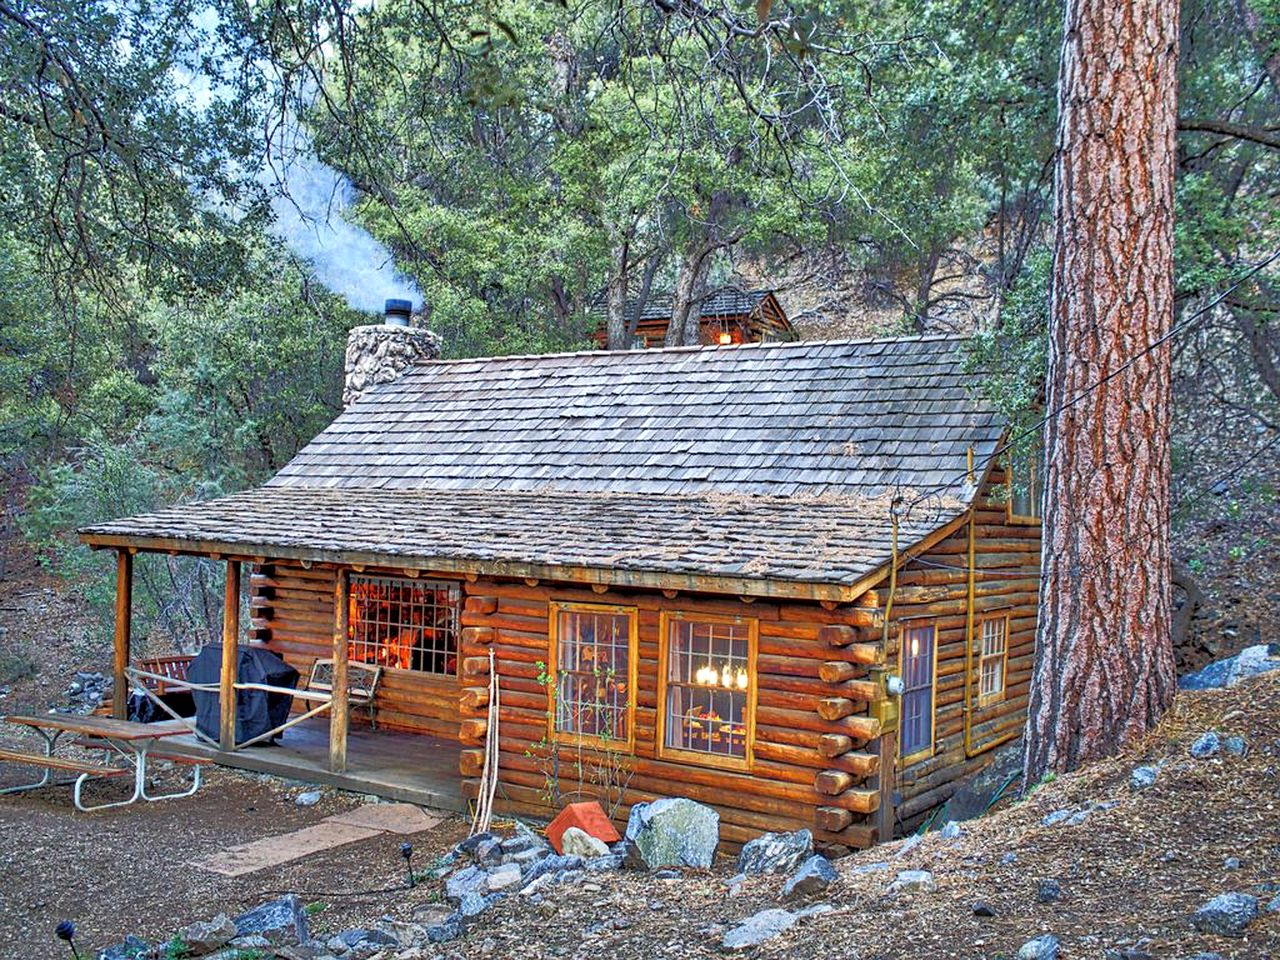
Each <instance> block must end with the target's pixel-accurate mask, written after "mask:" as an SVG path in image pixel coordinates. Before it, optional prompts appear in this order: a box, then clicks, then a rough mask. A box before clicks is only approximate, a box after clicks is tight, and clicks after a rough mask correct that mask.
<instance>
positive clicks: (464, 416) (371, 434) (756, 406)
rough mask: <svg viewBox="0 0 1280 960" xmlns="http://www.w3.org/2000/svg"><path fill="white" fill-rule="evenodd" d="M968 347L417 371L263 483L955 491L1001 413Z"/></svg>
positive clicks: (816, 347) (430, 366) (527, 360)
mask: <svg viewBox="0 0 1280 960" xmlns="http://www.w3.org/2000/svg"><path fill="white" fill-rule="evenodd" d="M965 360H966V351H965V341H964V340H963V339H960V338H954V337H921V338H904V339H890V340H865V341H849V342H837V343H815V342H800V343H773V344H749V345H744V346H737V347H715V348H706V349H703V348H681V349H671V350H648V351H620V352H592V353H573V354H557V355H541V356H527V357H500V358H487V359H473V360H454V361H438V362H431V363H424V364H421V365H419V366H416V367H413V368H411V369H410V370H409V371H407V372H406V373H405V374H404V375H403V376H402V377H401V378H400V379H398V380H396V381H394V382H392V383H388V384H384V385H381V386H378V387H376V388H374V389H373V390H371V391H369V392H368V393H366V394H365V395H364V396H363V397H362V398H361V399H360V400H358V401H357V402H356V403H353V404H352V405H351V406H349V407H348V408H347V409H346V410H345V411H344V412H343V413H342V414H341V415H339V416H338V417H337V419H335V420H334V421H333V423H332V424H331V425H330V426H329V427H328V428H327V429H325V430H324V431H323V432H322V433H320V434H319V436H317V437H316V438H315V439H314V440H313V441H312V442H311V443H309V444H307V446H306V447H304V448H303V449H302V450H301V451H300V452H299V453H298V455H297V456H296V457H295V458H294V459H293V460H292V461H290V463H289V464H288V465H286V466H285V467H284V469H282V470H281V471H280V472H279V473H278V474H277V475H276V476H275V477H274V478H273V479H272V480H271V481H270V485H271V486H275V487H282V486H292V487H309V488H318V487H319V488H323V487H346V488H354V487H359V488H377V489H389V490H390V489H400V490H429V489H432V490H462V489H477V490H493V491H518V490H540V491H551V490H554V491H561V492H569V491H586V492H592V491H595V492H614V493H623V492H626V493H645V494H697V493H711V492H731V493H740V494H761V495H770V496H790V495H808V496H817V495H824V494H838V495H857V496H864V497H865V496H870V497H874V496H879V495H880V494H883V493H885V492H887V491H892V490H895V489H899V488H903V489H926V488H927V489H930V490H935V489H937V490H940V491H949V492H951V493H956V494H958V491H960V490H961V488H962V487H963V486H964V484H965V481H966V469H967V464H968V453H969V449H970V446H971V445H972V447H973V451H974V455H975V456H976V457H978V458H982V457H985V456H987V455H989V454H991V453H992V452H993V451H994V450H995V448H996V445H997V444H998V442H999V439H1000V435H1001V432H1002V419H1001V417H1000V416H999V415H998V413H997V412H996V410H995V409H994V407H992V406H991V404H989V403H988V402H986V401H985V400H983V399H982V398H981V396H980V394H979V391H978V387H979V384H980V379H981V377H980V375H979V374H976V373H973V372H970V371H968V370H967V369H966V365H965Z"/></svg>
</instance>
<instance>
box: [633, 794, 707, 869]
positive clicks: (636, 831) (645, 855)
mask: <svg viewBox="0 0 1280 960" xmlns="http://www.w3.org/2000/svg"><path fill="white" fill-rule="evenodd" d="M626 841H627V849H628V854H627V856H628V862H629V863H630V864H631V865H633V866H639V865H641V864H643V865H644V866H645V867H647V868H649V869H651V870H652V869H656V868H658V867H697V868H699V869H703V870H706V869H708V868H710V866H711V862H712V860H713V859H714V858H715V854H716V847H717V846H718V845H719V843H720V814H718V813H716V811H715V810H713V809H711V808H710V807H708V806H705V805H704V804H701V803H695V802H694V801H693V800H688V799H686V798H684V797H669V798H664V799H662V800H655V801H653V802H652V803H637V804H636V805H635V806H633V807H632V808H631V817H630V818H629V819H628V820H627V832H626Z"/></svg>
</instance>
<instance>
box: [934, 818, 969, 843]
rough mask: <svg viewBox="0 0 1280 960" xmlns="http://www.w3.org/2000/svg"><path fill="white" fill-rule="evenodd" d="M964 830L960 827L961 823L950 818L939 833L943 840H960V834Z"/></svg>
mask: <svg viewBox="0 0 1280 960" xmlns="http://www.w3.org/2000/svg"><path fill="white" fill-rule="evenodd" d="M963 832H964V831H963V830H961V829H960V824H958V823H957V822H956V821H954V820H948V821H947V822H946V823H945V824H943V826H942V830H940V831H939V834H940V835H941V837H942V839H943V840H959V839H960V835H961V834H962V833H963Z"/></svg>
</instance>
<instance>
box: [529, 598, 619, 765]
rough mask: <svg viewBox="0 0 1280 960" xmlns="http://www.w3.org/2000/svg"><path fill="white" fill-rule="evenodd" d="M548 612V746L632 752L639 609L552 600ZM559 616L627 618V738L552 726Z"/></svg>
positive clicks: (557, 678)
mask: <svg viewBox="0 0 1280 960" xmlns="http://www.w3.org/2000/svg"><path fill="white" fill-rule="evenodd" d="M548 612H549V614H550V616H549V618H548V620H549V623H548V627H547V641H548V644H547V646H548V650H547V655H548V665H547V672H548V674H549V676H550V678H551V682H550V683H549V684H548V685H547V707H548V709H547V739H548V740H549V741H550V742H552V743H567V744H578V745H582V746H591V747H596V748H598V749H600V750H611V751H614V752H618V753H635V749H636V683H637V681H638V678H639V673H640V664H639V660H640V608H639V607H629V606H623V605H620V604H613V603H578V602H574V601H564V600H553V601H551V603H550V604H549V610H548ZM562 613H602V614H606V615H609V616H625V617H627V620H628V637H627V714H626V716H627V736H626V739H625V740H624V739H622V738H607V737H597V736H592V735H590V734H581V733H573V732H572V731H565V730H560V729H559V728H558V727H557V725H556V717H557V714H558V713H559V704H558V702H557V701H558V698H559V696H560V615H561V614H562Z"/></svg>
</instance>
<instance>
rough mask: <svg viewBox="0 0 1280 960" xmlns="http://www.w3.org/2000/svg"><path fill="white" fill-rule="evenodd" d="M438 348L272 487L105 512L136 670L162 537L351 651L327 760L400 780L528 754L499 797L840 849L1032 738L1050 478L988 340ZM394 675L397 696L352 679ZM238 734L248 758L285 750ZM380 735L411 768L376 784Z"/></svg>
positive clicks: (474, 785)
mask: <svg viewBox="0 0 1280 960" xmlns="http://www.w3.org/2000/svg"><path fill="white" fill-rule="evenodd" d="M435 357H438V341H437V340H436V339H435V338H434V337H433V336H432V335H430V334H428V333H426V332H425V331H421V330H417V329H413V328H409V327H405V326H401V325H397V324H375V325H370V326H367V327H358V328H356V329H355V330H353V331H352V333H351V339H350V341H349V346H348V355H347V389H346V391H345V397H346V400H347V404H346V407H345V409H344V411H343V412H342V413H341V414H340V415H339V416H338V417H337V418H336V419H335V420H334V421H333V422H332V424H331V425H330V426H329V427H328V428H327V429H325V430H324V431H323V432H322V433H321V434H319V435H318V436H317V437H316V438H315V439H314V440H313V441H312V442H311V443H310V444H308V445H307V446H305V447H304V448H303V449H302V450H301V451H300V452H299V453H298V454H297V456H296V457H294V459H293V460H292V461H291V462H290V463H289V464H288V465H287V466H285V467H284V468H283V469H282V470H281V471H280V472H279V473H278V474H277V475H276V476H275V477H273V478H272V479H271V480H270V481H269V482H268V483H266V484H265V485H264V486H262V487H259V488H256V489H251V490H248V491H246V492H242V493H237V494H234V495H231V496H226V497H222V498H219V499H215V500H209V501H204V502H194V503H186V504H182V505H178V506H173V507H170V508H167V509H163V510H159V511H157V512H155V513H152V514H148V515H144V516H135V517H129V518H125V519H120V520H116V521H112V522H108V523H102V524H98V525H95V526H92V527H88V528H85V529H84V530H82V531H81V536H82V538H83V540H84V541H85V542H87V543H89V544H90V545H92V546H94V547H96V548H101V549H107V550H113V551H115V552H116V554H117V571H118V581H117V585H118V598H117V599H118V605H117V625H116V649H115V656H116V660H115V664H116V665H115V671H116V685H117V686H116V689H124V688H125V685H126V683H127V682H128V679H129V675H128V672H127V671H128V668H129V663H130V589H131V588H130V584H131V576H132V574H131V571H132V558H133V556H134V555H135V554H136V553H138V552H140V551H143V552H145V551H153V552H163V553H171V554H191V555H198V556H204V557H213V558H216V559H218V560H220V561H222V562H225V563H226V564H227V597H226V604H225V623H224V637H225V638H226V641H227V642H226V643H224V650H235V648H236V647H235V644H236V641H237V640H248V641H249V642H252V643H260V644H264V645H266V647H268V648H269V649H270V650H273V651H275V652H277V653H278V654H279V655H280V656H281V657H283V658H284V659H285V660H287V661H289V662H290V663H291V664H292V665H294V666H295V667H296V668H297V669H298V671H299V673H300V674H301V675H302V676H303V677H304V678H305V677H306V676H307V675H308V672H309V670H310V669H311V668H312V666H313V665H314V664H316V663H318V662H321V661H322V660H325V659H326V658H332V663H333V665H334V676H333V686H332V689H333V695H332V700H333V702H332V705H331V708H330V710H329V713H330V716H329V717H328V720H327V723H322V727H323V730H324V734H325V736H326V737H327V760H326V759H324V758H321V759H320V760H317V761H316V762H315V763H314V764H313V765H312V767H311V768H310V773H311V775H312V776H313V778H314V779H318V780H321V781H323V782H334V783H338V784H339V785H346V786H352V787H354V788H355V789H363V790H366V791H368V792H381V793H384V794H385V795H387V796H398V797H401V798H416V797H420V796H422V795H421V794H414V793H412V792H411V791H410V788H411V787H412V785H413V778H414V777H415V776H419V775H423V772H424V771H427V770H428V769H430V770H434V771H435V773H434V774H433V775H435V776H437V777H440V776H443V777H445V778H446V779H449V780H451V781H452V784H453V789H455V790H456V795H457V797H459V798H461V799H462V800H463V802H465V800H466V798H473V797H475V796H476V795H477V793H478V791H479V790H480V788H481V783H480V781H481V778H482V774H483V771H484V769H485V758H486V756H487V755H492V756H495V757H496V758H497V764H496V774H497V775H496V786H495V789H496V807H497V809H498V810H499V811H506V812H510V813H516V814H526V815H533V816H544V817H545V816H549V815H552V814H554V812H555V810H556V809H557V807H558V805H559V804H560V803H562V802H566V801H568V800H573V799H581V798H583V797H584V796H591V795H598V796H599V798H600V799H601V800H602V801H603V802H604V803H605V805H606V807H607V808H608V809H610V810H611V811H612V813H613V815H614V816H616V817H618V818H625V816H626V815H627V812H628V810H629V808H630V806H631V805H632V804H633V803H636V802H638V801H642V800H648V799H653V798H655V797H662V796H673V795H680V796H687V797H691V798H693V799H695V800H698V801H702V802H705V803H708V804H711V805H712V806H714V807H715V808H716V809H717V810H718V811H719V813H720V816H721V824H722V831H723V833H722V835H723V837H724V839H725V840H726V841H728V842H730V843H740V842H743V841H745V840H747V839H749V838H750V837H752V836H755V835H758V834H759V833H761V832H762V831H766V830H781V829H796V828H800V827H807V828H810V829H811V830H813V832H814V834H815V838H816V839H817V840H818V841H819V842H820V843H822V844H824V845H825V846H826V847H827V848H828V849H831V850H839V849H842V848H846V849H847V848H854V847H865V846H867V845H869V844H872V843H874V842H876V841H877V840H881V839H885V838H888V837H889V836H891V835H893V834H894V832H895V831H899V832H900V831H902V830H903V829H909V828H912V827H913V826H915V825H916V824H918V823H919V822H920V821H921V819H922V818H923V817H924V816H925V815H926V814H927V813H928V812H929V811H931V810H933V809H934V808H936V807H937V806H938V805H939V804H941V803H943V802H944V801H945V800H946V799H947V798H948V797H949V796H950V795H951V793H952V792H953V791H954V790H955V789H956V786H957V784H958V783H959V782H960V781H961V780H962V779H963V778H965V777H966V776H968V775H969V774H972V773H974V772H975V771H977V770H978V769H980V768H981V767H982V766H983V765H984V764H986V763H987V762H988V761H989V759H990V757H991V754H992V751H993V750H994V749H995V748H996V747H997V746H999V745H1000V744H1002V743H1005V742H1006V741H1008V740H1010V739H1011V738H1014V737H1016V736H1018V735H1019V733H1020V730H1021V727H1022V724H1023V720H1024V716H1025V711H1026V706H1027V697H1028V685H1029V678H1030V673H1031V661H1032V644H1033V637H1034V634H1035V618H1036V603H1037V594H1038V587H1039V569H1040V528H1039V520H1038V517H1037V514H1038V512H1039V511H1038V492H1037V490H1036V487H1035V483H1034V481H1033V480H1027V481H1021V480H1018V479H1016V478H1013V477H1012V476H1011V470H1012V469H1013V468H1011V467H1009V465H1008V464H1007V463H1006V462H1005V459H1004V456H1003V454H1002V442H1003V437H1004V436H1005V433H1006V429H1005V425H1004V423H1003V422H1002V419H1001V417H1000V416H999V414H998V413H997V411H996V410H995V409H994V408H993V407H992V406H991V405H990V404H989V403H988V402H986V401H985V400H984V399H983V398H982V396H981V393H980V391H979V383H980V376H979V375H978V374H975V373H973V372H971V371H970V370H969V368H968V365H967V364H966V343H965V341H964V340H963V339H961V338H954V337H939V336H932V337H930V336H926V337H912V338H902V339H879V340H862V341H845V342H789V343H773V344H752V345H745V346H738V347H727V348H696V347H695V348H680V349H669V350H652V351H629V352H615V353H604V352H585V353H573V354H560V355H543V356H519V357H502V358H486V359H466V360H451V361H443V360H439V359H435ZM242 568H243V569H244V570H246V571H247V576H246V577H245V581H246V582H245V584H244V585H245V586H246V587H247V589H246V590H245V594H246V595H247V603H245V604H244V606H247V610H248V617H247V622H241V620H242V618H241V614H240V610H241V607H242V596H241V588H242V580H241V572H240V571H241V569H242ZM225 657H226V655H225V654H224V660H223V662H224V663H229V664H231V667H230V669H227V670H224V672H223V675H222V679H221V683H222V687H221V690H222V695H223V703H224V705H225V704H227V703H234V698H235V689H236V688H235V687H234V683H235V680H236V678H235V677H234V676H233V675H232V674H234V672H235V668H234V663H235V661H234V660H231V659H226V658H225ZM369 664H377V665H379V666H380V667H381V674H382V681H381V683H380V684H379V686H378V687H377V689H376V691H375V693H374V695H373V697H372V700H373V703H372V704H371V708H372V709H371V710H370V711H369V713H368V715H367V716H366V713H365V711H363V710H352V709H350V703H349V697H348V695H347V692H346V691H347V687H348V682H349V679H348V678H349V674H350V673H351V672H353V670H354V668H355V667H356V666H367V665H369ZM123 699H124V698H122V697H117V698H116V702H117V704H120V703H122V701H123ZM309 722H312V723H317V722H322V720H315V721H309ZM234 723H235V721H234V711H231V716H230V719H228V711H227V709H226V707H225V706H224V709H223V726H222V737H221V740H220V741H219V742H218V743H217V744H216V745H215V747H216V749H214V750H213V752H212V754H211V756H212V758H213V759H215V760H218V761H219V762H227V763H230V764H232V765H247V766H251V767H252V768H253V769H267V770H272V769H276V767H273V766H272V763H273V761H272V760H271V757H272V756H273V755H277V754H273V753H272V752H271V751H262V752H261V753H260V754H253V752H252V751H240V750H238V749H237V745H236V741H235V732H234ZM371 723H372V724H376V726H371ZM300 729H301V728H295V729H290V730H289V731H287V732H286V734H285V736H284V738H283V740H282V744H284V745H286V746H287V745H288V744H289V742H290V739H291V738H292V737H294V736H295V734H296V735H298V736H301V734H300V733H299V732H298V731H299V730H300ZM349 742H350V743H351V744H354V746H353V747H352V748H351V751H350V758H349V757H348V745H349ZM379 743H381V744H384V745H385V744H390V743H394V747H387V748H386V750H388V751H390V752H392V753H394V754H395V755H396V757H397V758H398V759H399V760H400V761H401V762H400V766H399V767H397V771H398V772H397V773H396V774H395V778H393V779H391V780H388V779H386V778H383V779H378V778H376V777H375V776H374V774H373V773H362V772H361V770H362V768H361V756H362V751H372V752H376V751H377V749H378V747H377V745H378V744H379ZM206 748H207V745H206ZM490 750H492V751H493V753H492V754H489V753H488V751H490ZM278 755H281V756H282V755H283V754H278ZM247 756H249V757H250V759H246V757H247ZM370 756H372V753H370ZM281 769H283V768H281ZM369 769H372V768H371V767H370V768H369ZM441 771H443V773H442V772H441ZM291 775H294V776H306V775H307V774H306V772H305V771H304V772H302V773H299V772H298V770H297V769H296V768H295V769H293V770H291ZM326 777H336V778H346V779H336V780H331V781H330V780H326V779H325V778H326ZM445 793H447V791H437V793H436V794H432V796H435V797H436V798H437V799H439V798H440V797H443V796H444V795H445Z"/></svg>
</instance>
